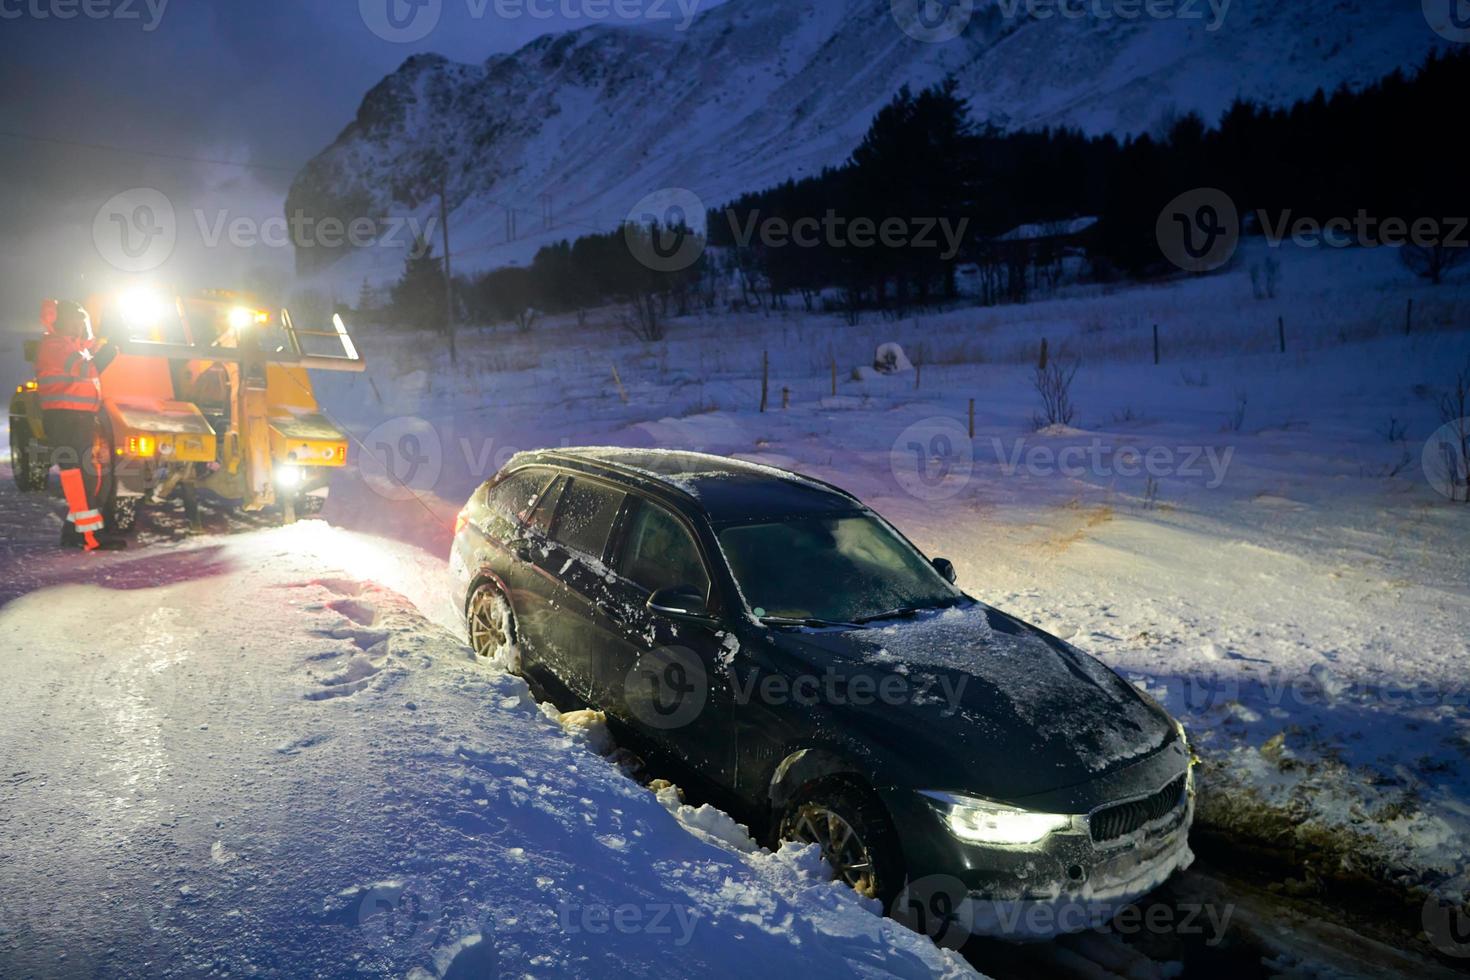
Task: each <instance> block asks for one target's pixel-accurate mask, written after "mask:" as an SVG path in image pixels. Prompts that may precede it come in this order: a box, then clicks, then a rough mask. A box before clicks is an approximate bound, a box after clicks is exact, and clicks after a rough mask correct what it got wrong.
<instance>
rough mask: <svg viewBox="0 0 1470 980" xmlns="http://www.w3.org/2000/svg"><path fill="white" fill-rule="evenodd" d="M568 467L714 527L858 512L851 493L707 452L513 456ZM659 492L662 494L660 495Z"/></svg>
mask: <svg viewBox="0 0 1470 980" xmlns="http://www.w3.org/2000/svg"><path fill="white" fill-rule="evenodd" d="M533 462H534V463H541V464H552V465H561V466H568V467H570V468H572V469H582V470H587V471H590V472H596V473H601V474H603V475H607V476H612V477H614V478H615V479H617V480H619V482H625V483H631V484H633V485H635V486H638V487H640V488H641V489H645V490H652V491H654V492H655V493H657V495H658V496H661V497H666V498H669V497H672V498H674V499H675V500H677V501H679V502H682V503H686V504H693V505H694V508H693V509H696V510H698V511H701V512H703V514H704V515H705V516H706V517H708V518H709V520H711V521H712V522H714V523H716V524H721V523H728V522H731V521H746V520H758V519H761V518H770V517H792V516H796V515H800V514H822V513H832V512H834V511H850V510H856V509H859V508H861V507H862V506H863V505H862V503H861V502H860V501H859V500H858V499H857V498H856V497H854V496H852V495H851V494H849V493H847V492H846V491H845V490H842V489H840V488H838V487H834V486H832V485H831V484H830V483H824V482H822V481H821V480H816V479H813V478H811V477H808V476H802V475H801V474H799V473H792V472H790V471H789V470H783V469H779V468H777V467H775V466H768V465H766V464H764V463H752V462H748V461H746V460H740V459H731V458H729V457H727V456H713V455H710V454H709V453H696V452H687V451H683V450H669V449H623V448H618V447H613V446H588V447H579V448H570V449H554V450H544V451H542V452H535V453H526V454H523V455H522V456H518V457H516V459H515V460H514V461H513V463H514V465H526V464H531V463H533ZM660 491H661V492H660Z"/></svg>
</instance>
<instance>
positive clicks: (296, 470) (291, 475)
mask: <svg viewBox="0 0 1470 980" xmlns="http://www.w3.org/2000/svg"><path fill="white" fill-rule="evenodd" d="M300 485H301V468H300V467H298V466H280V467H277V468H276V486H278V487H280V488H281V489H283V490H291V489H294V488H296V487H299V486H300Z"/></svg>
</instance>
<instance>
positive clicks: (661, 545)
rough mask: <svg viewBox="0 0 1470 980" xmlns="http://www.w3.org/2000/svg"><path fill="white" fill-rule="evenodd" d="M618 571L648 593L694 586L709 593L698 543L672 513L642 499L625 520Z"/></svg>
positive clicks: (707, 577) (704, 592)
mask: <svg viewBox="0 0 1470 980" xmlns="http://www.w3.org/2000/svg"><path fill="white" fill-rule="evenodd" d="M618 566H619V567H618V571H619V572H621V573H622V575H623V577H624V578H626V579H628V580H629V581H631V582H633V583H634V584H635V585H637V586H639V587H640V588H642V589H645V590H647V591H648V592H650V593H652V592H657V591H658V590H659V589H672V588H676V587H679V586H686V585H687V586H693V587H694V588H695V589H696V590H697V591H698V592H699V593H700V594H701V595H706V596H707V595H709V573H708V572H706V571H705V568H704V562H703V560H702V559H701V558H700V557H699V546H698V545H697V544H695V543H694V538H693V537H692V536H691V535H690V533H689V531H688V529H687V528H685V526H684V525H683V524H681V523H680V522H679V520H678V518H676V517H675V516H674V515H673V514H671V513H669V512H668V511H667V510H665V509H664V508H662V507H660V506H658V505H657V504H652V503H649V502H648V501H646V500H645V501H642V502H641V503H640V504H639V506H638V509H637V510H636V511H635V512H634V513H633V516H632V518H631V519H630V520H629V521H628V531H627V534H626V536H625V537H624V539H623V553H622V558H621V560H620V561H619V563H618Z"/></svg>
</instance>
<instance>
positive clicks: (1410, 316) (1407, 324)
mask: <svg viewBox="0 0 1470 980" xmlns="http://www.w3.org/2000/svg"><path fill="white" fill-rule="evenodd" d="M1413 330H1414V298H1413V297H1412V296H1411V297H1409V305H1408V307H1406V308H1405V309H1404V336H1405V337H1407V336H1408V335H1409V334H1410V333H1412V332H1413Z"/></svg>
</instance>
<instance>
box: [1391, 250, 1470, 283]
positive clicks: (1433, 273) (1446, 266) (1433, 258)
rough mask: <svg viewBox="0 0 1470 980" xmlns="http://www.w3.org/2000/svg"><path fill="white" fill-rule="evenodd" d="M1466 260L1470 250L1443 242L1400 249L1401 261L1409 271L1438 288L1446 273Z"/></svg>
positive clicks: (1469, 256) (1469, 255)
mask: <svg viewBox="0 0 1470 980" xmlns="http://www.w3.org/2000/svg"><path fill="white" fill-rule="evenodd" d="M1466 258H1470V248H1465V247H1464V246H1454V245H1446V244H1444V243H1442V242H1441V243H1437V244H1434V245H1412V244H1410V245H1404V246H1403V247H1402V248H1401V249H1399V260H1400V261H1401V262H1403V263H1404V265H1405V266H1407V267H1408V268H1409V271H1410V272H1412V273H1414V275H1416V276H1418V277H1419V278H1420V279H1428V280H1429V281H1430V282H1431V283H1432V284H1434V285H1436V286H1438V285H1439V284H1440V282H1441V281H1442V280H1443V279H1444V277H1445V274H1446V273H1448V272H1449V271H1450V270H1451V269H1453V268H1455V267H1456V266H1457V265H1459V264H1460V263H1461V262H1464V261H1465V260H1466Z"/></svg>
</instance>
